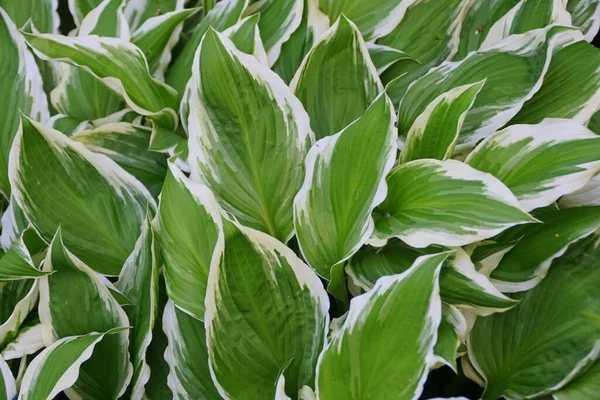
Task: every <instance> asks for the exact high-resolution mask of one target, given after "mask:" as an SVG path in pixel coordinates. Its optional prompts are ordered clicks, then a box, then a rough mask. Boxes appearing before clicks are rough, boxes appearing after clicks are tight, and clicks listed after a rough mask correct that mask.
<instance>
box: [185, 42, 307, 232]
mask: <svg viewBox="0 0 600 400" xmlns="http://www.w3.org/2000/svg"><path fill="white" fill-rule="evenodd" d="M193 70H194V76H193V84H192V88H193V90H192V93H191V107H190V110H191V114H190V119H189V126H188V129H189V132H190V142H189V143H190V166H191V169H192V178H195V179H200V180H202V181H203V182H205V183H206V184H207V186H208V187H209V188H210V189H211V190H212V191H213V192H214V193H215V196H216V197H217V199H218V200H219V202H220V203H221V205H222V206H223V207H224V208H225V209H226V210H227V211H228V212H230V213H232V214H233V215H234V216H235V217H236V218H237V219H238V220H239V221H240V222H241V223H243V224H245V225H247V226H249V227H253V228H256V229H260V230H262V231H265V232H268V233H269V234H270V235H272V236H274V237H277V238H279V239H281V240H284V241H286V240H288V239H289V238H290V237H291V235H292V232H293V222H292V202H293V198H294V196H295V195H296V192H297V191H298V190H299V189H300V186H301V185H302V179H303V178H304V168H303V165H302V164H303V161H304V156H305V154H306V151H307V149H308V147H309V146H310V144H311V142H312V132H311V131H310V126H309V118H308V115H307V114H306V112H305V111H304V109H303V108H302V104H300V102H299V101H298V99H296V98H295V97H294V95H293V94H292V92H291V91H290V90H289V89H288V88H287V86H286V85H285V83H284V82H283V81H282V80H281V79H280V78H279V77H278V76H277V75H276V74H275V73H274V72H272V71H270V70H269V69H268V68H267V67H266V66H264V65H262V64H260V63H259V62H258V60H257V59H256V58H254V57H253V56H250V55H248V54H244V53H242V52H240V51H239V50H237V49H236V48H235V46H234V44H233V43H232V42H231V41H230V40H229V39H228V38H226V37H225V36H224V35H222V34H220V33H217V32H216V31H214V30H210V31H209V32H208V33H207V34H206V35H205V36H204V40H203V41H202V44H201V45H200V49H199V52H198V53H197V57H196V60H195V62H194V68H193ZM240 105H243V107H241V106H240ZM282 182H285V185H282V184H281V183H282Z"/></svg>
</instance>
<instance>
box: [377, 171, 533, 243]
mask: <svg viewBox="0 0 600 400" xmlns="http://www.w3.org/2000/svg"><path fill="white" fill-rule="evenodd" d="M387 185H388V195H387V198H386V199H385V201H384V202H383V203H382V204H381V205H380V206H379V211H377V213H376V214H375V216H374V218H375V237H376V238H378V239H384V240H385V239H387V238H390V237H393V236H395V237H398V238H400V239H402V240H403V241H404V242H406V243H408V244H409V245H410V246H412V247H419V248H423V247H427V246H429V245H431V244H438V245H441V246H463V245H466V244H469V243H473V242H476V241H478V240H483V239H487V238H490V237H492V236H494V235H497V234H498V233H500V232H502V231H503V230H505V229H507V228H510V227H511V226H514V225H518V224H523V223H529V222H534V221H535V219H534V218H533V217H531V216H530V215H528V214H527V213H526V212H524V211H523V210H521V209H520V208H519V204H518V201H517V199H516V198H515V196H514V195H513V194H512V193H511V191H510V190H509V189H508V188H507V187H506V186H504V185H503V184H502V182H500V181H499V180H498V179H496V178H494V177H493V176H492V175H490V174H486V173H483V172H480V171H477V170H476V169H474V168H471V167H469V166H468V165H466V164H464V163H462V162H459V161H455V160H447V161H438V160H416V161H411V162H409V163H406V164H402V165H400V166H398V167H395V168H394V169H393V170H392V172H391V173H390V174H389V175H388V177H387ZM490 211H493V212H490Z"/></svg>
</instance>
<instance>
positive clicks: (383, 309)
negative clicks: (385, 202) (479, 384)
mask: <svg viewBox="0 0 600 400" xmlns="http://www.w3.org/2000/svg"><path fill="white" fill-rule="evenodd" d="M447 256H448V253H440V254H435V255H431V256H424V257H421V258H419V259H417V260H416V261H415V263H414V264H413V266H412V267H411V268H409V269H408V270H407V271H406V272H404V273H402V274H399V275H393V276H390V277H385V278H381V279H379V280H378V281H377V283H376V284H375V286H374V287H373V288H372V289H371V290H369V291H368V292H367V293H365V294H363V295H361V296H359V297H355V298H354V299H352V302H351V303H350V311H349V312H348V315H347V316H346V318H345V320H344V323H343V325H342V326H341V327H340V328H339V329H338V330H337V331H335V332H334V334H333V336H332V338H331V341H330V342H329V344H328V345H327V347H326V348H325V350H323V353H321V355H320V356H319V364H318V367H317V392H318V394H319V399H320V400H337V399H342V398H343V399H347V400H362V399H373V400H379V399H381V400H384V399H391V398H395V399H416V398H418V397H419V395H420V394H421V391H422V390H423V385H424V383H425V379H426V378H427V372H428V370H429V367H430V366H431V365H433V363H434V362H435V357H434V346H435V342H436V337H437V330H438V326H439V324H440V321H441V317H442V310H441V308H442V307H441V301H440V297H439V284H438V276H439V273H440V269H441V267H442V263H443V261H444V259H445V258H446V257H447ZM398 332H402V334H401V335H399V334H398ZM392 361H393V362H392ZM358 371H361V372H360V373H359V372H358ZM363 371H364V372H363Z"/></svg>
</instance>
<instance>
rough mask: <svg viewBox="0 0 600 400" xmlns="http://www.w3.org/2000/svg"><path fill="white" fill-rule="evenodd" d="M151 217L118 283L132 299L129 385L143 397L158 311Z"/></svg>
mask: <svg viewBox="0 0 600 400" xmlns="http://www.w3.org/2000/svg"><path fill="white" fill-rule="evenodd" d="M148 218H149V216H147V217H146V221H145V222H144V224H143V225H142V231H141V233H140V237H139V238H138V241H137V243H136V246H135V249H134V250H133V253H131V255H130V256H129V258H128V259H127V261H125V265H124V266H123V269H122V270H121V275H120V276H119V280H118V281H117V283H116V284H115V286H116V287H117V289H119V290H120V291H121V292H122V293H123V294H124V295H125V296H127V298H128V299H129V300H130V301H131V302H132V303H133V304H132V306H131V307H128V308H127V315H128V316H129V321H130V323H131V325H132V326H133V328H132V330H131V332H130V341H131V347H130V353H131V361H132V363H133V377H132V379H131V386H130V389H129V392H130V396H131V398H132V399H142V398H143V396H144V385H145V384H146V382H147V381H148V379H149V378H150V373H151V371H150V367H149V366H148V364H147V363H146V351H147V349H148V346H149V345H150V341H151V340H152V329H153V328H154V323H155V321H156V318H157V315H158V263H159V261H158V260H157V251H158V249H157V248H156V247H157V245H156V243H155V241H154V237H153V234H152V230H151V227H150V220H149V219H148Z"/></svg>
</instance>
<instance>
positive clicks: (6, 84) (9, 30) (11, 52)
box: [0, 3, 49, 199]
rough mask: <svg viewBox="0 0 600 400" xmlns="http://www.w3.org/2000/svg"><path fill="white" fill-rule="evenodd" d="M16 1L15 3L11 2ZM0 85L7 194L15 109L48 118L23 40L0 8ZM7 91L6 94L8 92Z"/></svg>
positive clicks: (2, 180)
mask: <svg viewBox="0 0 600 400" xmlns="http://www.w3.org/2000/svg"><path fill="white" fill-rule="evenodd" d="M14 4H17V3H14ZM0 51H1V53H2V64H1V65H0V87H2V88H4V90H6V95H5V96H2V97H1V100H0V109H1V110H3V113H4V117H3V118H2V122H1V123H0V192H1V193H2V194H3V195H4V197H6V198H7V199H8V198H9V197H10V191H11V188H10V184H9V182H8V154H9V151H10V148H11V145H12V142H13V139H14V137H15V134H16V133H17V129H18V127H19V111H20V112H21V113H23V114H25V115H27V116H30V117H32V118H34V119H37V120H45V119H47V118H48V116H49V115H48V104H47V100H46V95H45V93H44V89H43V87H42V77H41V76H40V71H39V69H38V67H37V65H36V64H35V59H34V58H33V56H32V55H31V53H30V52H29V50H28V49H27V45H26V43H25V40H23V37H22V36H21V34H20V33H19V32H18V31H17V27H16V26H15V24H14V23H13V22H12V21H11V19H10V17H9V16H8V15H7V13H6V12H5V11H4V10H3V9H2V8H0ZM9 93H10V95H9Z"/></svg>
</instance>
